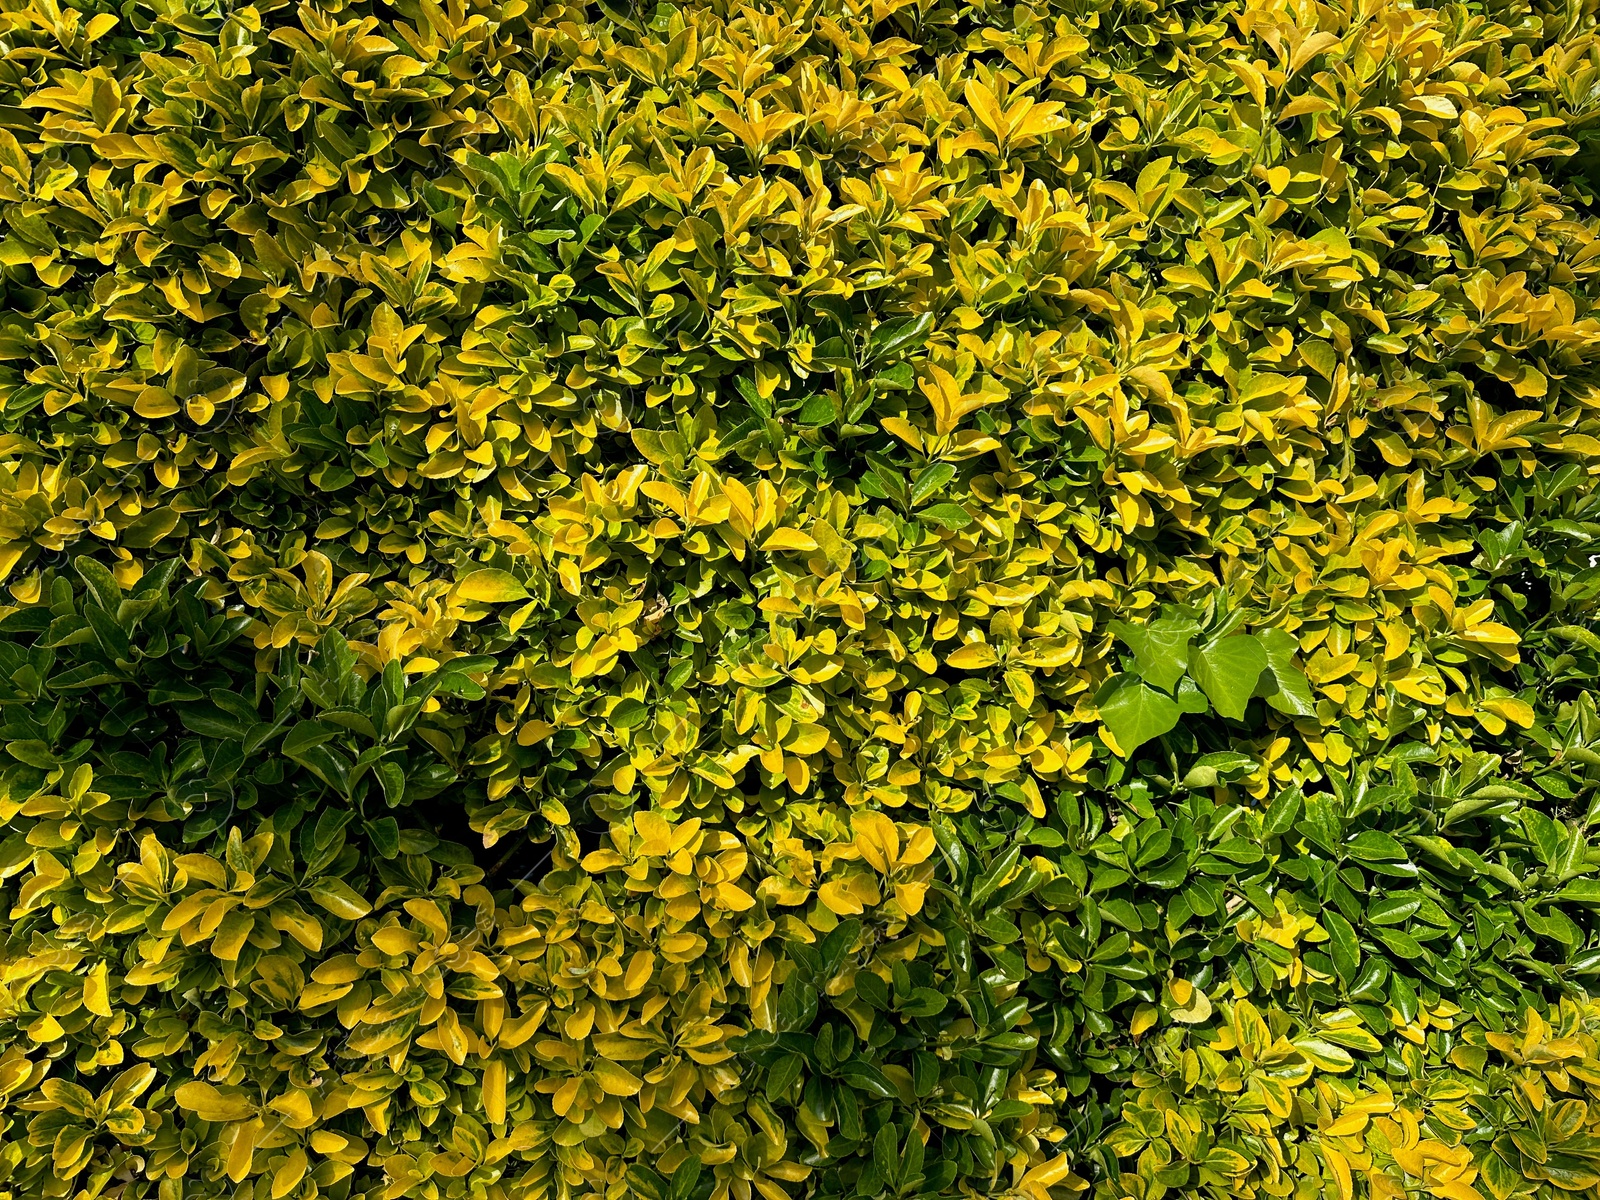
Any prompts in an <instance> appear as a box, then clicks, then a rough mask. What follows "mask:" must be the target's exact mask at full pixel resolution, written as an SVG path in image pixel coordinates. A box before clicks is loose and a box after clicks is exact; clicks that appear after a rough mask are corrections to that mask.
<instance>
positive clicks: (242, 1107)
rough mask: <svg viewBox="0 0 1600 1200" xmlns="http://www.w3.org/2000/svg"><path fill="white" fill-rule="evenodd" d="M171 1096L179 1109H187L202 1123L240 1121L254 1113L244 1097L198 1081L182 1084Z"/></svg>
mask: <svg viewBox="0 0 1600 1200" xmlns="http://www.w3.org/2000/svg"><path fill="white" fill-rule="evenodd" d="M172 1096H173V1099H175V1100H176V1101H177V1102H178V1105H179V1107H180V1108H186V1109H188V1110H189V1111H190V1112H192V1113H194V1114H195V1115H196V1116H198V1117H199V1118H200V1119H201V1120H202V1121H242V1120H244V1119H245V1118H246V1117H249V1116H252V1115H254V1113H255V1111H256V1110H255V1105H253V1104H251V1103H250V1101H249V1100H248V1099H246V1098H245V1097H244V1096H240V1095H237V1094H233V1095H229V1094H225V1093H223V1092H219V1091H218V1090H217V1089H216V1088H214V1087H212V1086H211V1085H210V1084H209V1083H205V1082H203V1081H202V1080H199V1079H193V1080H190V1081H189V1082H188V1083H185V1084H183V1085H182V1086H181V1087H179V1088H178V1090H177V1091H175V1092H174V1093H173V1094H172Z"/></svg>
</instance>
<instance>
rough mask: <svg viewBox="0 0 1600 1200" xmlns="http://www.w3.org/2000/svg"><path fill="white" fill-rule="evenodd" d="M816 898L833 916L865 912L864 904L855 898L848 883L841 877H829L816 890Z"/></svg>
mask: <svg viewBox="0 0 1600 1200" xmlns="http://www.w3.org/2000/svg"><path fill="white" fill-rule="evenodd" d="M817 898H818V899H819V900H821V901H822V903H823V904H825V905H827V907H828V911H829V912H831V913H833V914H834V915H835V916H840V917H852V916H854V915H855V914H856V913H859V912H865V911H866V906H865V905H863V904H862V903H861V901H860V900H858V899H856V896H855V893H854V892H853V891H851V890H850V885H849V884H848V883H847V882H846V881H844V880H842V879H830V880H828V882H827V883H825V884H823V885H822V887H820V888H819V889H818V890H817Z"/></svg>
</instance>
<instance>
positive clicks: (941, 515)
mask: <svg viewBox="0 0 1600 1200" xmlns="http://www.w3.org/2000/svg"><path fill="white" fill-rule="evenodd" d="M917 517H918V519H919V520H923V521H932V522H933V523H934V524H935V525H938V526H940V527H942V528H944V529H965V528H966V527H967V526H968V525H971V524H972V514H971V513H969V512H968V511H967V510H966V509H964V508H962V507H961V505H959V504H948V503H946V504H935V505H933V507H931V508H925V509H923V510H922V511H921V512H919V513H918V514H917Z"/></svg>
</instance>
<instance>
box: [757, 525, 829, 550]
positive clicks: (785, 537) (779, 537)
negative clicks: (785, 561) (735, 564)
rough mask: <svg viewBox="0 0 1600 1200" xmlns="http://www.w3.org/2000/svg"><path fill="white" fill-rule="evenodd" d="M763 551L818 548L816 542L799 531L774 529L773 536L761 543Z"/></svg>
mask: <svg viewBox="0 0 1600 1200" xmlns="http://www.w3.org/2000/svg"><path fill="white" fill-rule="evenodd" d="M761 548H762V549H763V550H803V551H811V550H815V549H816V548H817V543H816V540H815V539H814V538H812V537H809V536H807V535H806V534H803V533H801V532H800V531H799V530H798V529H774V530H773V531H772V536H771V537H769V538H767V540H766V541H764V542H762V543H761Z"/></svg>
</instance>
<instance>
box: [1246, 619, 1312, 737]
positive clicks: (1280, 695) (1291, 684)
mask: <svg viewBox="0 0 1600 1200" xmlns="http://www.w3.org/2000/svg"><path fill="white" fill-rule="evenodd" d="M1256 637H1257V638H1258V639H1259V640H1260V642H1261V648H1262V649H1263V650H1265V651H1266V654H1267V670H1266V673H1265V675H1264V676H1263V677H1262V679H1261V681H1260V684H1259V686H1258V691H1260V692H1261V694H1263V695H1265V696H1266V699H1267V703H1268V704H1269V705H1271V706H1272V707H1273V708H1275V709H1276V710H1277V711H1279V712H1281V713H1283V714H1284V715H1286V716H1290V717H1314V716H1316V713H1317V706H1316V702H1315V700H1313V699H1312V696H1311V684H1310V683H1309V682H1308V681H1307V679H1306V677H1305V673H1304V672H1302V671H1301V670H1300V668H1299V667H1297V666H1295V663H1294V656H1295V654H1296V653H1298V652H1299V650H1300V643H1299V642H1297V641H1295V639H1294V636H1293V635H1292V634H1290V633H1288V632H1287V631H1285V630H1283V629H1279V628H1278V627H1276V626H1273V627H1272V628H1270V629H1263V630H1262V631H1261V632H1260V633H1258V634H1257V635H1256Z"/></svg>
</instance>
